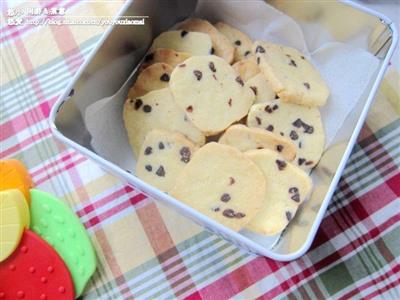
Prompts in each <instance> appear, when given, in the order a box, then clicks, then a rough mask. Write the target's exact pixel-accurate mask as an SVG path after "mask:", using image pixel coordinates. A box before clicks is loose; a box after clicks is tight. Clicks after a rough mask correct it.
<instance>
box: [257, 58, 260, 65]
mask: <svg viewBox="0 0 400 300" xmlns="http://www.w3.org/2000/svg"><path fill="white" fill-rule="evenodd" d="M259 64H260V58H259V57H257V65H259Z"/></svg>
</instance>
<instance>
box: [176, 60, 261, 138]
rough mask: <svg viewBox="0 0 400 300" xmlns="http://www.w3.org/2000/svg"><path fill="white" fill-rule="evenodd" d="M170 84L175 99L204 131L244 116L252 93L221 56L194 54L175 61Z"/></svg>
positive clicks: (218, 128) (208, 132)
mask: <svg viewBox="0 0 400 300" xmlns="http://www.w3.org/2000/svg"><path fill="white" fill-rule="evenodd" d="M169 86H170V88H171V91H172V93H173V95H174V98H175V102H176V103H177V104H178V106H179V107H180V108H181V109H182V110H184V111H185V112H186V115H187V116H188V118H189V119H190V120H191V121H192V122H193V124H194V125H195V126H196V127H197V128H199V129H200V130H201V131H202V132H203V133H204V134H205V135H207V136H208V135H214V134H217V133H219V132H221V131H223V130H224V129H226V128H227V127H228V126H229V125H231V124H232V123H234V122H236V121H238V120H240V119H241V118H243V117H244V116H245V115H246V114H247V113H248V111H249V108H250V106H251V104H252V103H253V100H254V93H253V92H252V91H251V89H250V88H249V87H247V86H245V85H244V82H243V80H242V79H241V78H240V76H238V75H237V74H236V72H235V70H234V69H233V68H232V66H231V65H229V64H228V63H227V62H226V61H225V60H224V59H222V58H220V57H218V56H215V55H207V56H193V57H190V58H189V59H187V60H186V61H185V62H184V63H182V64H180V65H178V66H177V67H176V68H175V69H174V71H173V72H172V74H171V80H170V82H169Z"/></svg>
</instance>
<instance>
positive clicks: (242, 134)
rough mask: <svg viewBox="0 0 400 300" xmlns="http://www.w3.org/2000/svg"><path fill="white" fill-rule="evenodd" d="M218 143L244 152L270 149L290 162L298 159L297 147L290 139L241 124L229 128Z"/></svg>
mask: <svg viewBox="0 0 400 300" xmlns="http://www.w3.org/2000/svg"><path fill="white" fill-rule="evenodd" d="M218 142H219V143H221V144H226V145H230V146H233V147H236V148H238V149H239V150H240V151H242V152H244V151H248V150H254V149H270V150H273V151H276V152H278V153H279V154H280V155H281V156H282V157H283V158H284V159H286V160H288V161H292V160H293V159H294V158H295V157H296V146H295V145H294V144H293V143H292V142H291V141H290V140H289V139H288V138H286V137H283V136H281V135H279V134H275V133H272V132H269V131H266V130H263V129H261V128H249V127H247V126H244V125H241V124H237V125H232V126H231V127H229V128H228V129H227V130H226V131H225V133H224V134H223V135H222V136H221V138H220V139H219V141H218Z"/></svg>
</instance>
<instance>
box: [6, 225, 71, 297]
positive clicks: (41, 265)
mask: <svg viewBox="0 0 400 300" xmlns="http://www.w3.org/2000/svg"><path fill="white" fill-rule="evenodd" d="M0 279H1V280H0V299H26V300H30V299H43V300H46V299H48V300H50V299H57V300H73V299H74V286H73V283H72V279H71V275H70V274H69V271H68V269H67V267H66V265H65V263H64V262H63V260H62V259H61V257H60V256H59V255H58V254H57V252H56V251H55V250H54V249H53V248H51V247H50V245H49V244H47V243H46V242H45V241H44V240H42V239H41V238H40V237H39V236H37V235H36V234H35V233H33V232H32V231H30V230H25V231H24V233H23V235H22V239H21V242H20V244H19V246H18V248H17V249H16V250H15V251H14V252H13V253H12V254H11V256H9V257H8V258H7V260H5V261H4V262H2V263H1V264H0Z"/></svg>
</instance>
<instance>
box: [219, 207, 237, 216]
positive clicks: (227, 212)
mask: <svg viewBox="0 0 400 300" xmlns="http://www.w3.org/2000/svg"><path fill="white" fill-rule="evenodd" d="M222 214H223V215H224V217H227V218H234V217H235V215H236V214H235V211H234V210H233V209H230V208H228V209H225V210H224V211H223V212H222Z"/></svg>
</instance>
